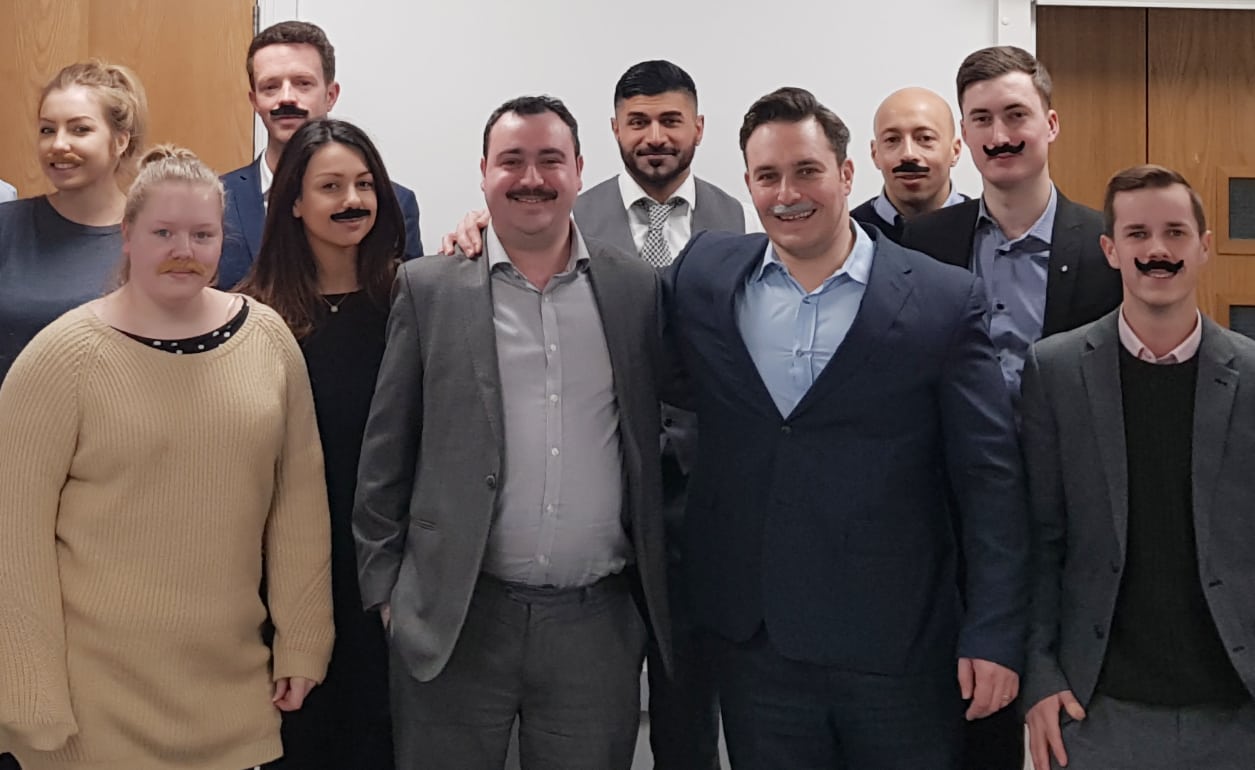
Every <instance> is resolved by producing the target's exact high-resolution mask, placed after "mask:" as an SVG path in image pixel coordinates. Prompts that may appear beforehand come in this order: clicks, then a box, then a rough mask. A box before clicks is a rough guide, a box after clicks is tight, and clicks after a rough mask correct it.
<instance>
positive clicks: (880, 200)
mask: <svg viewBox="0 0 1255 770" xmlns="http://www.w3.org/2000/svg"><path fill="white" fill-rule="evenodd" d="M965 200H968V197H967V196H966V195H964V194H963V193H961V192H959V191H958V190H956V189H954V185H950V194H949V195H948V196H946V202H945V203H943V204H941V207H942V208H943V209H944V208H949V207H950V206H953V205H955V204H956V203H962V202H963V201H965ZM872 210H873V211H875V212H876V216H878V217H880V218H881V219H883V220H885V221H886V222H888V223H889V224H891V225H896V224H898V220H899V219H900V218H901V217H902V214H901V213H900V212H899V211H898V207H897V206H895V205H893V201H891V200H889V196H888V195H885V189H884V188H883V187H882V188H880V195H877V196H876V198H875V200H873V201H872Z"/></svg>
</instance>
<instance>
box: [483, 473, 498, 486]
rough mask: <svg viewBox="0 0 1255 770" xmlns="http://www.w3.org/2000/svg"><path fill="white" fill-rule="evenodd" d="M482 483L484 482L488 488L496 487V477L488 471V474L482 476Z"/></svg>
mask: <svg viewBox="0 0 1255 770" xmlns="http://www.w3.org/2000/svg"><path fill="white" fill-rule="evenodd" d="M484 484H485V485H486V486H487V487H488V488H489V489H496V488H497V477H496V475H495V474H492V473H490V474H488V475H487V476H485V477H484Z"/></svg>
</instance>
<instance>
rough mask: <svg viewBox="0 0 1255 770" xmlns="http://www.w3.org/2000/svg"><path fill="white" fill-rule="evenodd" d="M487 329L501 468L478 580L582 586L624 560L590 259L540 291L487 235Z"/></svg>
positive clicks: (618, 465) (619, 475)
mask: <svg viewBox="0 0 1255 770" xmlns="http://www.w3.org/2000/svg"><path fill="white" fill-rule="evenodd" d="M484 251H485V255H486V257H487V259H488V264H489V270H490V271H491V276H492V306H493V326H494V328H495V331H496V342H497V365H498V370H499V372H500V375H501V399H502V411H503V415H504V420H505V462H504V464H503V467H502V476H503V481H502V487H501V493H500V496H499V497H498V501H497V510H496V511H495V514H494V519H493V524H492V529H491V530H490V532H489V535H488V549H487V552H486V553H485V556H484V571H485V572H487V573H488V574H490V575H493V576H495V577H498V578H500V579H502V580H508V581H512V582H518V583H526V584H528V585H536V586H557V587H563V588H568V587H575V586H585V585H590V584H592V583H594V582H596V581H597V580H600V579H601V578H603V577H606V576H607V575H610V574H613V573H616V572H619V571H621V570H622V569H623V567H624V565H625V564H627V562H628V561H629V560H630V559H631V544H630V542H629V540H628V538H627V534H626V533H625V532H624V530H623V522H622V518H621V513H622V511H623V506H624V500H623V458H622V450H621V447H620V444H619V407H618V403H617V402H616V400H615V396H614V375H613V373H612V371H611V368H610V352H609V350H608V349H607V347H606V339H605V333H604V331H603V329H602V325H601V314H600V312H599V311H598V308H597V302H596V299H595V297H594V296H593V291H592V286H591V284H590V283H589V279H588V259H589V257H588V251H587V249H586V248H585V246H584V240H583V238H582V237H581V236H580V234H579V230H578V229H577V228H576V227H575V224H574V223H572V225H571V257H570V261H569V262H568V263H567V266H566V268H565V269H564V270H563V271H562V272H560V273H558V274H557V275H555V276H554V277H553V278H552V279H551V280H550V281H549V283H548V284H546V286H545V288H544V290H543V291H542V290H539V289H537V288H536V287H535V286H533V285H532V284H531V283H530V282H529V281H528V280H527V279H526V278H524V277H523V275H522V273H520V272H519V271H518V270H517V269H515V267H514V265H513V264H512V263H511V262H510V258H509V256H508V255H507V254H506V252H505V248H504V247H503V246H502V245H501V241H500V240H499V239H498V238H497V234H496V232H495V231H494V230H493V228H492V227H491V226H489V228H488V230H487V233H486V235H485V238H484Z"/></svg>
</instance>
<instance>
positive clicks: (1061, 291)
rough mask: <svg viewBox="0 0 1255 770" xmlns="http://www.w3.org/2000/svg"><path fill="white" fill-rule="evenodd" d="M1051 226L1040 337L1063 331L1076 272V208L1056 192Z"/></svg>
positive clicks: (1078, 236)
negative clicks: (1056, 199)
mask: <svg viewBox="0 0 1255 770" xmlns="http://www.w3.org/2000/svg"><path fill="white" fill-rule="evenodd" d="M1056 194H1057V195H1058V196H1059V200H1058V202H1057V203H1056V205H1055V224H1054V228H1053V230H1052V232H1051V234H1050V259H1049V260H1048V261H1047V270H1049V272H1048V273H1047V275H1046V311H1045V314H1044V317H1043V319H1042V336H1050V335H1051V334H1054V333H1056V332H1059V331H1062V330H1064V329H1065V328H1067V319H1068V310H1069V308H1071V307H1072V295H1073V293H1074V292H1075V289H1076V276H1077V274H1078V273H1079V272H1080V270H1079V265H1080V261H1081V250H1082V249H1081V232H1080V231H1081V229H1082V228H1081V222H1080V220H1079V219H1078V218H1077V217H1076V216H1075V212H1076V204H1074V203H1072V201H1070V200H1068V199H1067V198H1065V197H1063V194H1062V193H1060V192H1058V191H1057V190H1056Z"/></svg>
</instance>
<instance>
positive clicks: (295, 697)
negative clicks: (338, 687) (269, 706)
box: [270, 676, 318, 711]
mask: <svg viewBox="0 0 1255 770" xmlns="http://www.w3.org/2000/svg"><path fill="white" fill-rule="evenodd" d="M316 684H318V683H317V682H315V681H314V680H313V679H306V678H305V677H303V676H294V677H291V678H288V677H284V678H283V679H280V680H279V681H277V682H275V696H274V697H273V698H271V699H270V702H271V703H273V704H275V705H276V706H278V707H279V710H280V711H296V710H297V709H299V708H300V707H301V706H302V705H304V703H305V696H306V695H309V691H310V690H312V689H314V685H316Z"/></svg>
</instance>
